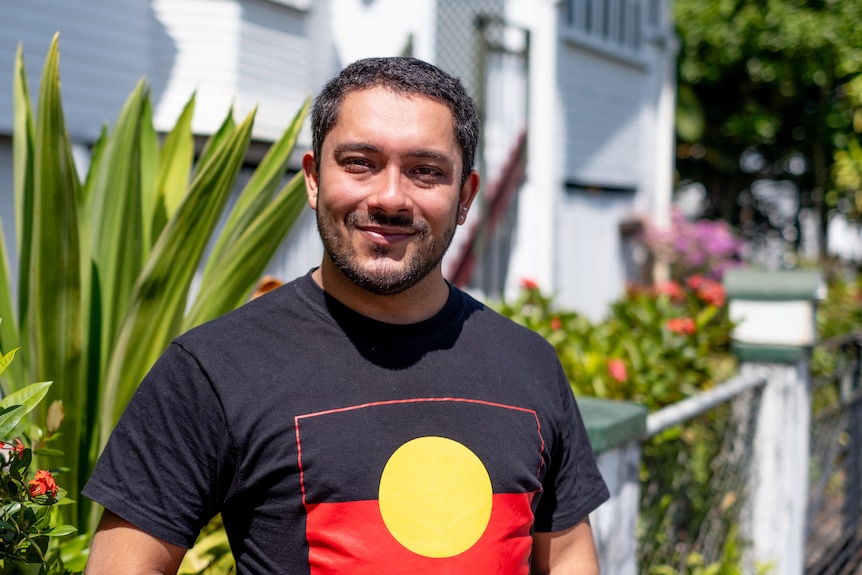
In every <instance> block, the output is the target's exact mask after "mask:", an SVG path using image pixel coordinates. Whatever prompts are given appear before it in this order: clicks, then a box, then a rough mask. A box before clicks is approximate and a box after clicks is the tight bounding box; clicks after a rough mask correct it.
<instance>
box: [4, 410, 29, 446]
mask: <svg viewBox="0 0 862 575" xmlns="http://www.w3.org/2000/svg"><path fill="white" fill-rule="evenodd" d="M27 411H28V410H27V408H26V407H25V406H23V405H12V406H8V407H3V406H0V441H2V439H3V438H8V437H9V436H10V435H11V434H12V430H14V429H15V427H16V426H17V425H18V423H19V422H20V421H21V418H23V417H24V416H25V415H27Z"/></svg>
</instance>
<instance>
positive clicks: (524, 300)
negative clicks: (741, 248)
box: [496, 275, 735, 410]
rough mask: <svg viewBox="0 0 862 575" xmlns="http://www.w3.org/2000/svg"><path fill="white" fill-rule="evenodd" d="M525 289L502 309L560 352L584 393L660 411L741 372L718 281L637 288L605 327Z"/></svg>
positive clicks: (531, 287) (532, 286) (529, 285)
mask: <svg viewBox="0 0 862 575" xmlns="http://www.w3.org/2000/svg"><path fill="white" fill-rule="evenodd" d="M521 287H522V290H521V293H520V294H519V296H518V298H517V299H516V300H515V301H513V302H511V303H501V304H498V305H497V306H496V309H497V310H498V311H500V312H501V313H502V314H503V315H506V316H508V317H510V318H512V319H514V320H515V321H517V322H518V323H521V324H522V325H524V326H526V327H528V328H530V329H532V330H534V331H536V332H538V333H540V334H541V335H543V336H544V337H545V338H546V339H547V340H548V341H549V342H550V343H551V344H552V345H553V346H554V347H555V349H556V350H557V355H558V356H559V358H560V361H561V363H562V365H563V369H564V370H565V372H566V376H567V377H568V378H569V382H570V383H571V385H572V388H573V389H574V391H575V393H577V394H580V395H588V396H595V397H603V398H607V399H624V400H630V401H636V402H639V403H642V404H643V405H645V406H646V407H647V408H648V409H650V410H654V409H657V408H659V407H662V406H664V405H668V404H670V403H674V402H676V401H679V400H680V399H683V398H684V397H687V396H689V395H692V394H694V393H695V392H697V391H698V390H699V389H703V388H706V387H709V386H710V385H712V384H713V383H716V382H718V381H722V380H724V379H727V378H728V377H729V376H730V375H731V374H732V371H733V369H734V368H735V363H734V361H733V359H732V357H731V356H730V354H729V353H728V351H729V345H730V330H731V328H732V324H731V322H730V320H729V319H728V315H727V308H726V305H725V303H726V301H725V300H726V298H725V293H724V287H723V286H722V285H721V284H720V283H719V282H717V281H715V280H712V279H710V278H707V277H704V276H700V275H694V276H691V277H689V278H687V281H685V282H684V283H680V282H676V281H670V282H666V283H663V284H660V285H657V286H655V287H653V288H636V287H632V288H630V289H629V290H628V291H627V293H626V295H625V296H624V297H622V298H621V299H620V300H618V301H616V302H615V303H614V304H612V306H611V309H610V313H609V314H608V316H607V318H606V319H605V320H604V321H602V322H599V323H592V322H590V321H589V320H588V319H586V318H585V317H583V316H581V315H579V314H577V313H575V312H572V311H565V310H559V309H556V308H555V307H554V306H553V304H552V300H551V298H550V297H548V296H546V295H544V294H542V293H541V291H540V289H539V287H538V285H537V284H536V283H535V282H533V281H530V280H525V281H523V282H522V286H521Z"/></svg>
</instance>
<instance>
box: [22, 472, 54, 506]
mask: <svg viewBox="0 0 862 575" xmlns="http://www.w3.org/2000/svg"><path fill="white" fill-rule="evenodd" d="M29 485H30V495H32V496H33V497H38V496H39V495H47V494H48V493H50V494H51V497H53V498H54V499H56V498H57V489H58V488H57V482H56V481H55V480H54V476H53V475H51V472H50V471H45V470H44V469H40V470H39V471H37V472H36V477H34V478H33V479H31V480H30V483H29Z"/></svg>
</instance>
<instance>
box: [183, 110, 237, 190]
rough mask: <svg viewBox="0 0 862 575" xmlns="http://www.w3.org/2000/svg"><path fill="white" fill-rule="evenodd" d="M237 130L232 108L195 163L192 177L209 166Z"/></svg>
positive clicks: (208, 139)
mask: <svg viewBox="0 0 862 575" xmlns="http://www.w3.org/2000/svg"><path fill="white" fill-rule="evenodd" d="M235 129H236V122H235V121H234V119H233V106H231V108H230V109H229V110H228V112H227V116H225V119H224V121H223V122H222V123H221V125H220V126H219V128H218V130H216V132H215V133H214V134H212V135H211V136H210V137H209V138H207V141H206V143H205V144H204V147H203V150H201V153H200V157H199V158H198V161H197V163H195V168H194V171H193V173H192V177H194V176H196V175H197V171H198V170H199V169H200V168H202V167H203V166H205V165H207V163H208V162H209V160H210V158H211V157H212V155H213V154H214V153H215V151H216V150H218V149H219V148H220V147H221V145H222V144H223V143H224V141H225V140H227V139H228V138H229V137H230V135H231V134H233V132H234V130H235Z"/></svg>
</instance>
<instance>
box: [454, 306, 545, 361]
mask: <svg viewBox="0 0 862 575" xmlns="http://www.w3.org/2000/svg"><path fill="white" fill-rule="evenodd" d="M459 291H461V293H462V297H463V301H464V308H465V309H466V310H467V313H466V320H465V323H466V324H467V325H469V326H470V327H471V329H475V330H477V331H478V332H480V333H482V334H484V335H487V336H489V337H493V338H494V341H495V342H497V344H498V345H510V346H514V347H518V348H522V347H523V348H525V350H529V351H535V350H542V351H543V352H551V353H554V352H553V346H551V344H550V343H548V340H546V339H545V338H544V337H542V336H541V335H540V334H539V333H537V332H535V331H533V330H532V329H530V328H528V327H526V326H524V325H521V324H520V323H518V322H516V321H514V320H513V319H511V318H509V317H506V316H504V315H502V314H501V313H499V312H498V311H497V310H495V309H494V308H493V307H491V306H490V305H487V304H484V303H482V302H481V301H479V300H478V299H477V298H476V297H474V296H473V295H471V294H470V293H468V292H466V291H464V290H459Z"/></svg>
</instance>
